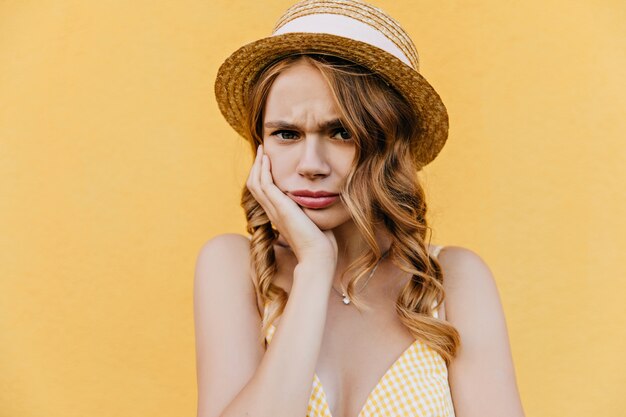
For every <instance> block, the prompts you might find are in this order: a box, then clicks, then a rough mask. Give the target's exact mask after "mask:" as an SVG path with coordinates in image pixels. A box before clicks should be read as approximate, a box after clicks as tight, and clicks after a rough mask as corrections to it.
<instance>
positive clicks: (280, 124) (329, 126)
mask: <svg viewBox="0 0 626 417" xmlns="http://www.w3.org/2000/svg"><path fill="white" fill-rule="evenodd" d="M265 127H266V128H268V129H292V130H300V127H298V126H297V125H295V124H293V123H289V122H286V121H283V120H276V121H271V122H267V123H265ZM317 128H318V131H319V132H324V131H326V132H327V131H330V130H334V129H338V128H343V123H341V120H339V119H333V120H328V121H326V122H323V123H320V124H319V125H318V126H317Z"/></svg>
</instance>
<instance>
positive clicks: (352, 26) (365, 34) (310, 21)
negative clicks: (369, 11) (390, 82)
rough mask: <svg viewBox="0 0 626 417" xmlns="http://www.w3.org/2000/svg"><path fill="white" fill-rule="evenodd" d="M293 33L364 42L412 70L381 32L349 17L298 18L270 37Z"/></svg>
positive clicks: (321, 15) (404, 56)
mask: <svg viewBox="0 0 626 417" xmlns="http://www.w3.org/2000/svg"><path fill="white" fill-rule="evenodd" d="M295 32H308V33H328V34H330V35H337V36H343V37H344V38H350V39H354V40H357V41H361V42H365V43H367V44H370V45H373V46H375V47H377V48H380V49H382V50H384V51H386V52H389V53H390V54H391V55H393V56H395V57H397V58H398V59H400V60H401V61H402V62H404V63H405V64H407V65H408V66H410V67H411V68H413V66H412V65H411V62H410V61H409V59H408V58H407V57H406V55H404V53H403V52H402V51H401V50H400V49H399V48H398V47H397V46H396V45H395V44H394V43H393V42H392V41H391V40H390V39H389V38H387V37H386V36H385V35H384V34H383V33H382V32H380V31H379V30H376V29H375V28H373V27H372V26H370V25H368V24H365V23H363V22H361V21H359V20H357V19H353V18H351V17H349V16H344V15H338V14H330V13H319V14H309V15H305V16H300V17H297V18H295V19H293V20H290V21H289V22H287V23H285V24H284V25H283V26H281V27H280V28H278V29H277V30H276V31H275V32H274V33H272V36H276V35H282V34H284V33H295ZM414 69H415V68H414Z"/></svg>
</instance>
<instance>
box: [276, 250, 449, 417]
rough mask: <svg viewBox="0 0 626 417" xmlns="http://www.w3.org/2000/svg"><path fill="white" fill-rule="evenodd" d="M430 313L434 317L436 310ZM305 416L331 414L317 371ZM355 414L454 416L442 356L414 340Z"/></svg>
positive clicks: (328, 416) (435, 252)
mask: <svg viewBox="0 0 626 417" xmlns="http://www.w3.org/2000/svg"><path fill="white" fill-rule="evenodd" d="M441 248H442V247H441V246H435V247H434V249H433V256H437V255H438V254H439V251H440V250H441ZM265 313H266V314H267V305H266V309H265ZM434 316H435V317H437V312H436V311H435V313H434ZM275 330H276V328H275V327H274V326H273V325H272V326H270V329H269V331H268V333H267V335H266V338H265V339H266V341H267V343H270V342H271V340H272V336H273V335H274V332H275ZM306 415H307V417H333V416H332V415H331V413H330V409H329V406H328V402H327V401H326V394H325V393H324V388H323V387H322V383H321V381H320V379H319V378H318V377H317V374H314V378H313V388H312V390H311V397H310V398H309V404H308V408H307V414H306ZM358 417H454V407H453V404H452V397H451V393H450V386H449V385H448V369H447V367H446V363H445V361H444V360H443V358H442V357H441V356H440V355H439V354H438V353H437V352H436V351H435V350H433V349H431V348H430V347H428V346H427V345H426V344H425V343H424V342H422V341H420V340H417V339H416V340H415V342H413V344H411V346H409V347H408V348H407V349H406V350H405V351H404V352H403V353H402V354H401V355H400V356H399V357H398V359H396V361H395V362H394V363H393V364H392V365H391V367H390V368H389V369H388V370H387V372H386V373H385V375H383V377H382V378H381V379H380V380H379V381H378V384H377V385H376V387H375V388H374V390H373V391H372V392H370V394H369V396H368V398H367V400H366V401H365V405H364V406H363V408H362V409H361V411H360V412H359V415H358Z"/></svg>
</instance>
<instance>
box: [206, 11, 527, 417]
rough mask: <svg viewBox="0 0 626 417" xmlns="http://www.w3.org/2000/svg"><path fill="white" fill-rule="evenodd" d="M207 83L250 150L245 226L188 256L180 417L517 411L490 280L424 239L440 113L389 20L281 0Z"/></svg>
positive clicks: (408, 45) (443, 122) (462, 255)
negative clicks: (426, 169)
mask: <svg viewBox="0 0 626 417" xmlns="http://www.w3.org/2000/svg"><path fill="white" fill-rule="evenodd" d="M216 95H217V100H218V103H219V105H220V109H221V111H222V113H223V114H224V116H225V118H226V120H227V121H228V122H229V123H230V124H231V125H232V126H233V128H234V129H235V130H236V131H238V132H239V133H240V134H241V135H242V136H243V137H245V138H246V139H247V140H248V141H249V142H250V144H251V146H252V150H253V152H254V153H255V160H254V163H253V165H252V168H251V170H250V174H249V177H248V179H247V182H246V186H245V188H244V190H243V196H242V207H243V208H244V210H245V214H246V218H247V220H248V232H249V233H250V235H251V236H250V238H247V237H244V236H241V235H237V234H224V235H220V236H216V237H214V238H213V239H211V240H210V241H209V242H207V243H206V244H205V245H204V246H203V248H202V250H201V251H200V254H199V256H198V261H197V265H196V280H195V289H194V294H195V318H196V341H197V342H196V347H197V366H198V416H199V417H209V416H210V417H213V416H225V417H226V416H243V415H248V416H289V417H291V416H300V415H307V416H325V417H331V416H335V417H338V416H345V417H357V416H359V417H362V416H454V415H456V416H457V417H474V416H476V417H477V416H480V417H487V416H508V417H517V416H523V411H522V406H521V402H520V399H519V394H518V392H517V387H516V382H515V374H514V367H513V363H512V359H511V353H510V347H509V342H508V336H507V330H506V324H505V319H504V316H503V312H502V307H501V303H500V299H499V296H498V292H497V288H496V286H495V282H494V279H493V276H492V275H491V273H490V271H489V269H488V267H487V266H486V265H485V263H484V262H483V261H482V259H481V258H480V257H479V256H478V255H477V254H475V253H474V252H473V251H471V250H469V249H466V248H462V247H456V246H447V247H445V248H444V249H443V250H441V246H435V245H430V244H429V243H427V240H428V238H427V232H428V230H429V228H428V226H427V224H426V220H425V214H426V203H425V198H424V193H423V189H422V188H421V186H420V184H419V182H418V179H417V172H418V171H419V170H420V169H421V168H422V167H423V166H424V165H426V164H427V163H428V162H430V161H432V159H434V158H435V156H436V155H437V154H438V152H439V151H440V150H441V148H442V146H443V144H444V143H445V140H446V137H447V131H448V124H447V114H446V111H445V107H444V106H443V103H441V100H440V98H439V96H438V95H437V94H436V93H435V91H434V90H433V89H432V87H431V86H430V85H429V84H428V83H427V82H426V80H425V79H424V78H423V77H422V76H421V75H419V73H418V72H417V52H416V51H415V47H414V46H413V43H412V41H411V40H410V38H409V37H408V35H406V33H405V32H404V31H403V30H402V29H401V28H400V26H399V24H398V23H397V22H396V21H394V20H393V19H392V18H391V17H389V16H388V15H387V14H385V12H383V11H382V10H380V9H378V8H375V7H373V6H370V5H367V4H365V3H362V2H356V1H336V0H333V1H303V2H300V3H297V4H296V5H294V6H292V7H291V8H290V9H289V10H288V11H287V12H286V13H285V15H283V17H281V19H280V20H279V22H278V23H277V25H276V28H275V30H274V32H273V35H272V36H271V37H269V38H264V39H261V40H259V41H256V42H252V43H251V44H248V45H245V46H244V47H242V48H240V49H239V50H238V51H236V52H235V53H233V54H232V55H231V56H230V57H229V58H228V59H227V60H226V62H225V63H224V64H223V65H222V66H221V67H220V70H219V73H218V78H217V81H216ZM438 252H441V254H440V256H437V255H438ZM444 298H445V304H444V303H443V301H444Z"/></svg>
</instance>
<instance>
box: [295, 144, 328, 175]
mask: <svg viewBox="0 0 626 417" xmlns="http://www.w3.org/2000/svg"><path fill="white" fill-rule="evenodd" d="M326 152H327V149H326V148H325V146H324V143H323V141H322V140H320V138H318V137H311V136H309V137H307V138H306V139H305V140H303V141H302V148H301V150H300V155H299V157H300V159H299V160H298V167H297V171H298V174H300V175H302V176H303V177H308V178H315V177H326V176H328V175H329V174H330V165H329V164H328V160H327V155H326Z"/></svg>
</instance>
